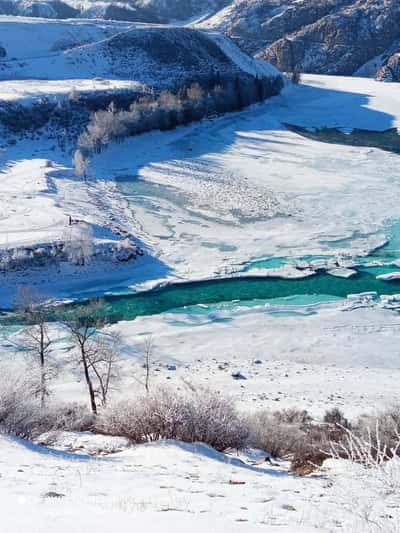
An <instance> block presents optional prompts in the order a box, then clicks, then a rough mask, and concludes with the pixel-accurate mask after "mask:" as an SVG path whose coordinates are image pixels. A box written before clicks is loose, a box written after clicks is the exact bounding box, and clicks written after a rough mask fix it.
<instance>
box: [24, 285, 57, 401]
mask: <svg viewBox="0 0 400 533" xmlns="http://www.w3.org/2000/svg"><path fill="white" fill-rule="evenodd" d="M46 299H47V298H46V297H45V296H43V295H41V294H40V293H39V292H37V291H36V290H35V289H33V288H32V287H26V288H25V287H24V288H20V289H19V290H18V294H17V297H16V300H15V306H16V308H17V309H18V310H19V313H20V315H21V317H22V318H23V320H24V321H25V322H27V326H26V328H25V330H24V334H25V348H27V349H28V350H29V351H30V352H33V353H35V354H36V356H37V358H38V362H39V368H40V404H41V406H42V407H43V406H44V405H45V402H46V397H47V396H48V393H49V392H48V388H47V381H48V369H47V358H48V355H49V353H50V351H51V344H52V340H51V338H50V336H49V330H48V324H47V318H48V310H47V309H46V308H45V305H44V304H45V302H46Z"/></svg>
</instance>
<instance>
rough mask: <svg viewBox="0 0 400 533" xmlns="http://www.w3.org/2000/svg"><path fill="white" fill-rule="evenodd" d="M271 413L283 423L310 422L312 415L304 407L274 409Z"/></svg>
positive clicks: (303, 423)
mask: <svg viewBox="0 0 400 533" xmlns="http://www.w3.org/2000/svg"><path fill="white" fill-rule="evenodd" d="M273 415H274V417H275V419H276V420H277V421H278V422H282V423H284V424H297V425H305V424H310V423H311V422H312V417H311V416H310V415H309V413H308V411H306V410H305V409H297V408H296V407H290V408H288V409H282V410H280V411H274V413H273Z"/></svg>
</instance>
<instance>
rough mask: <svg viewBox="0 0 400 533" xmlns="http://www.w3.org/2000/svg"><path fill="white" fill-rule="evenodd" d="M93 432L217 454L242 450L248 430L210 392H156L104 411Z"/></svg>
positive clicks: (229, 406) (231, 409) (225, 402)
mask: <svg viewBox="0 0 400 533" xmlns="http://www.w3.org/2000/svg"><path fill="white" fill-rule="evenodd" d="M96 429H97V430H99V431H101V432H103V433H105V434H109V435H119V436H124V437H127V438H129V439H130V440H131V441H132V442H135V443H142V442H149V441H155V440H159V439H177V440H181V441H184V442H204V443H206V444H209V445H210V446H212V447H214V448H215V449H217V450H224V449H226V448H241V447H243V446H244V444H245V442H246V438H247V429H246V427H245V426H244V424H243V422H242V420H241V419H240V417H239V415H238V414H237V412H236V410H235V408H234V407H233V405H232V403H231V402H230V401H229V400H228V399H226V398H224V397H223V396H221V395H219V394H218V393H216V392H212V391H209V390H201V391H190V392H187V393H177V392H176V391H169V390H167V389H158V390H156V391H154V392H153V393H152V394H149V395H146V396H143V397H140V398H136V399H133V400H124V401H120V402H118V403H116V404H114V405H111V406H109V407H107V408H105V409H103V410H102V411H101V412H100V414H99V416H98V418H97V421H96Z"/></svg>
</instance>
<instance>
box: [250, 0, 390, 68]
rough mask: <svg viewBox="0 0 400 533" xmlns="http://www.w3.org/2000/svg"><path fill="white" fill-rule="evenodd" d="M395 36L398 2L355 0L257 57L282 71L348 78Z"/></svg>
mask: <svg viewBox="0 0 400 533" xmlns="http://www.w3.org/2000/svg"><path fill="white" fill-rule="evenodd" d="M399 36H400V2H399V1H398V0H359V1H357V2H356V3H354V4H351V5H349V6H346V7H343V8H341V9H339V10H338V11H335V12H334V13H331V14H329V15H326V16H324V17H322V18H321V19H319V20H318V21H316V22H314V23H312V24H309V25H307V26H305V27H303V28H302V29H301V30H299V31H297V32H294V33H291V34H289V35H287V36H284V37H282V38H281V39H279V40H277V41H276V42H274V43H273V44H272V45H271V46H269V47H268V48H267V49H266V50H265V52H263V53H262V54H261V55H262V57H264V58H265V59H269V60H271V61H272V62H273V63H274V64H275V65H277V66H278V67H279V68H281V69H283V70H292V69H293V66H295V68H296V69H297V70H300V71H304V72H315V73H323V74H343V75H351V74H353V73H354V72H356V71H357V70H358V69H359V68H360V67H362V65H363V64H365V63H367V62H368V61H370V60H371V58H373V57H375V56H377V55H379V54H381V53H383V52H384V51H385V50H386V49H387V48H388V47H389V46H391V45H392V43H393V42H394V41H395V40H396V39H397V38H398V37H399Z"/></svg>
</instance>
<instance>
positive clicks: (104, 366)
mask: <svg viewBox="0 0 400 533" xmlns="http://www.w3.org/2000/svg"><path fill="white" fill-rule="evenodd" d="M120 342H121V340H120V336H119V335H118V334H117V333H115V334H114V333H112V334H111V333H109V334H107V335H103V336H102V338H99V339H96V340H95V345H94V348H95V349H94V350H92V351H91V352H90V353H89V358H88V359H89V370H91V371H92V372H93V374H94V375H95V377H96V380H97V389H96V390H95V394H96V397H100V401H101V404H102V406H105V405H106V404H107V398H108V393H109V392H110V390H111V383H112V381H114V380H115V379H117V378H118V377H119V372H118V370H119V369H118V363H119V357H118V354H119V347H120Z"/></svg>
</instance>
